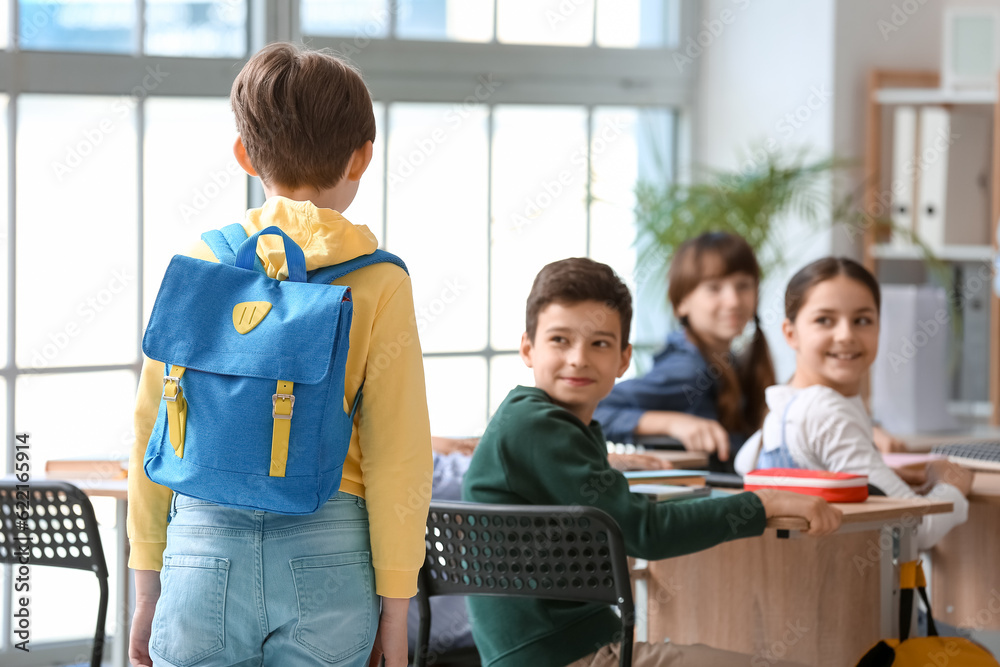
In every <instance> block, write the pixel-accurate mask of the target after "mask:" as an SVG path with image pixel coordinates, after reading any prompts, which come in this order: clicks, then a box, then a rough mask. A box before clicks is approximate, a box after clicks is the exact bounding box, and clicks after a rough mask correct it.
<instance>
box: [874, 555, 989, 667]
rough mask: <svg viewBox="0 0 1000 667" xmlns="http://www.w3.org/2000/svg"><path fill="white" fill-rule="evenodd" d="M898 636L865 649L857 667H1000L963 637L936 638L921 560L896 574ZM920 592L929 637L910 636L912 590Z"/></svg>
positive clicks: (985, 652)
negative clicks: (925, 609) (924, 608)
mask: <svg viewBox="0 0 1000 667" xmlns="http://www.w3.org/2000/svg"><path fill="white" fill-rule="evenodd" d="M899 578H900V582H899V589H900V590H899V636H900V637H901V639H883V640H882V641H880V642H879V643H877V644H875V646H873V647H871V649H869V650H868V653H866V654H865V655H864V657H863V658H861V662H859V663H858V667H945V666H947V667H1000V663H998V662H997V661H996V658H994V657H993V656H992V655H990V652H989V651H987V650H986V649H984V648H983V647H982V646H980V645H979V644H977V643H975V642H973V641H971V640H968V639H966V638H964V637H939V636H938V633H937V626H936V625H934V616H933V615H932V614H931V602H930V600H928V599H927V580H926V579H925V578H924V570H923V568H922V567H921V566H920V561H911V562H909V563H903V564H902V565H901V566H900V572H899ZM914 588H916V589H917V590H918V591H920V597H921V598H923V601H924V605H926V606H927V633H928V634H929V635H930V636H929V637H914V638H912V639H907V637H909V636H910V620H911V619H912V617H913V589H914Z"/></svg>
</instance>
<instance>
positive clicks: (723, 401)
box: [667, 232, 775, 433]
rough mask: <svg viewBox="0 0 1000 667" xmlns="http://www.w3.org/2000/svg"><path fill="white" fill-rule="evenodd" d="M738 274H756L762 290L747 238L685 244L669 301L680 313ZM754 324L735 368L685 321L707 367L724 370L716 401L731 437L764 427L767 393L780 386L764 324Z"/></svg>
mask: <svg viewBox="0 0 1000 667" xmlns="http://www.w3.org/2000/svg"><path fill="white" fill-rule="evenodd" d="M709 258H711V260H715V261H711V260H710V259H709ZM710 268H717V269H718V272H716V273H714V274H710V273H709V270H710ZM734 273H748V274H750V275H751V276H753V278H754V280H755V281H756V283H757V287H758V288H759V287H760V265H759V264H758V263H757V257H756V256H755V255H754V252H753V248H751V247H750V244H749V243H747V242H746V240H745V239H744V238H743V237H741V236H737V235H736V234H728V233H725V232H708V233H705V234H702V235H700V236H697V237H695V238H693V239H690V240H688V241H685V242H684V243H682V244H681V245H680V247H678V248H677V252H676V253H674V257H673V261H672V262H671V264H670V272H669V280H670V284H669V286H668V288H667V295H668V297H669V298H670V303H671V305H673V307H674V312H677V308H678V307H679V306H680V304H681V302H682V301H683V300H684V298H685V297H686V296H687V295H688V294H690V293H691V292H693V291H694V290H695V288H696V287H698V284H699V283H701V281H703V280H707V279H710V278H721V277H725V276H730V275H732V274H734ZM753 319H754V325H755V327H756V328H755V330H754V335H753V341H752V342H751V343H750V345H748V346H747V348H746V350H745V351H744V353H743V354H742V355H741V356H740V357H739V358H738V359H736V364H735V367H734V366H733V364H731V363H730V362H729V358H728V357H721V358H714V359H713V358H712V356H711V355H710V352H709V350H708V346H707V345H705V342H704V341H702V340H701V338H700V337H699V336H698V334H697V333H696V332H695V331H694V330H692V329H691V327H690V325H689V324H688V322H687V318H684V317H682V318H681V324H682V325H683V326H684V329H685V330H686V331H687V334H688V338H689V339H690V340H691V341H692V342H693V343H694V344H695V346H696V347H697V348H698V350H699V351H700V352H701V356H702V357H704V358H705V362H706V363H707V364H708V365H709V366H710V367H714V368H716V369H718V371H719V372H720V374H721V377H720V378H719V381H720V386H719V395H718V398H717V400H716V409H717V410H718V413H719V422H720V423H721V424H722V425H723V426H724V427H725V428H726V430H727V431H732V432H737V433H750V432H752V431H755V430H757V429H758V428H760V427H761V425H762V424H763V423H764V417H765V415H766V414H767V403H766V402H765V400H764V390H765V389H767V388H768V387H770V386H771V385H772V384H774V383H775V376H774V364H773V363H772V362H771V351H770V348H768V346H767V339H766V338H764V332H763V331H761V328H760V319H759V318H758V317H757V314H756V313H754V318H753Z"/></svg>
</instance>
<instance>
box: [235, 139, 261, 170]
mask: <svg viewBox="0 0 1000 667" xmlns="http://www.w3.org/2000/svg"><path fill="white" fill-rule="evenodd" d="M233 155H235V156H236V162H238V163H239V165H240V166H241V167H243V171H245V172H246V173H248V174H250V175H251V176H256V175H257V170H256V169H254V168H253V165H252V164H250V157H249V156H247V147H246V146H244V145H243V137H241V136H239V135H236V142H235V143H233Z"/></svg>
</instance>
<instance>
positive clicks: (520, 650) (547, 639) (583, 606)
mask: <svg viewBox="0 0 1000 667" xmlns="http://www.w3.org/2000/svg"><path fill="white" fill-rule="evenodd" d="M462 497H463V499H465V500H468V501H473V502H480V503H512V504H521V505H592V506H594V507H599V508H600V509H602V510H604V511H605V512H607V513H608V514H610V515H611V516H612V517H614V518H615V520H616V521H617V522H618V525H619V526H620V527H621V530H622V534H623V535H624V537H625V548H626V550H627V551H628V553H629V555H631V556H635V557H637V558H646V559H660V558H669V557H671V556H680V555H683V554H688V553H692V552H694V551H699V550H701V549H707V548H709V547H712V546H714V545H716V544H719V543H720V542H725V541H727V540H732V539H736V538H739V537H750V536H754V535H760V534H761V533H763V532H764V524H765V516H764V508H763V506H762V505H761V503H760V499H759V498H758V497H757V496H756V495H755V494H752V493H741V494H737V495H733V496H731V497H727V498H704V499H695V500H683V501H680V500H674V501H668V502H660V503H655V502H650V501H649V500H648V499H647V498H645V497H643V496H639V495H633V494H631V493H629V490H628V482H627V481H626V480H625V477H624V476H622V474H621V473H619V472H618V471H616V470H614V469H613V468H612V467H611V466H610V465H609V464H608V450H607V445H606V441H605V439H604V434H603V433H602V431H601V426H600V424H598V423H597V422H596V421H595V422H591V423H590V426H586V425H584V424H583V422H581V421H580V420H579V419H577V418H576V417H575V416H573V415H572V414H570V412H569V411H567V410H565V409H563V408H561V407H559V406H557V405H555V404H554V403H553V402H552V400H551V399H550V398H549V396H548V394H546V393H545V392H544V391H542V390H541V389H535V388H531V387H517V388H516V389H514V390H513V391H511V392H510V394H508V395H507V398H506V399H504V402H503V403H502V404H501V405H500V407H499V409H498V410H497V412H496V414H495V415H494V416H493V419H492V420H491V421H490V423H489V426H488V427H487V428H486V432H485V433H484V434H483V438H482V440H481V441H480V442H479V446H478V447H476V453H475V454H474V455H473V457H472V463H471V464H470V466H469V470H468V472H467V473H466V475H465V481H464V484H463V488H462ZM468 605H469V615H470V617H471V620H472V634H473V637H474V638H475V640H476V646H477V647H478V649H479V653H480V655H481V656H482V660H483V665H484V666H486V667H524V665H531V666H532V667H563V666H564V665H567V664H569V663H571V662H573V661H574V660H577V659H579V658H582V657H583V656H585V655H587V654H589V653H593V652H594V651H596V650H598V649H599V648H601V647H602V646H604V645H606V644H610V643H612V642H614V641H620V637H616V633H619V632H620V630H621V621H620V620H619V618H618V616H617V615H616V614H615V613H614V612H613V611H612V610H611V608H610V607H609V606H607V605H604V604H596V603H580V602H561V601H553V600H541V599H537V598H515V597H509V598H504V597H486V596H471V597H469V598H468Z"/></svg>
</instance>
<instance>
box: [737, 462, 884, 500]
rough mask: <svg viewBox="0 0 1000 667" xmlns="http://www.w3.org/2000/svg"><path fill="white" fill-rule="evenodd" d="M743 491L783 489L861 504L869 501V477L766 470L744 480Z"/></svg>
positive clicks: (752, 474) (818, 472)
mask: <svg viewBox="0 0 1000 667" xmlns="http://www.w3.org/2000/svg"><path fill="white" fill-rule="evenodd" d="M743 488H744V489H745V490H747V491H756V490H758V489H780V490H782V491H794V492H795V493H804V494H806V495H809V496H819V497H820V498H823V499H825V500H827V501H829V502H831V503H861V502H864V501H865V500H867V499H868V475H852V474H850V473H846V472H828V471H826V470H801V469H798V468H765V469H763V470H754V471H753V472H749V473H747V474H746V475H745V476H744V477H743Z"/></svg>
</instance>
